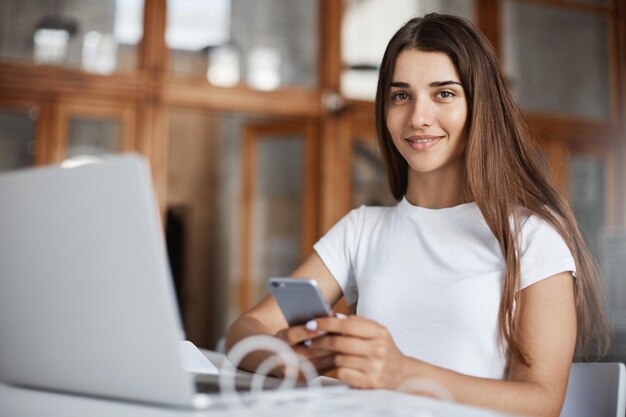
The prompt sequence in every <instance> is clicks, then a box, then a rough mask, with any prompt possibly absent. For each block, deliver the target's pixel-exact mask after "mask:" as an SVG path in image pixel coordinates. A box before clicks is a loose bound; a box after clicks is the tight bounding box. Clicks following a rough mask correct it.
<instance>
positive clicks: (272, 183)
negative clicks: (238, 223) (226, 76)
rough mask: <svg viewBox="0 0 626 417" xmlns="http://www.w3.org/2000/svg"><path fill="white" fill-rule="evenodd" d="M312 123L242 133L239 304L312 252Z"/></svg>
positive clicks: (259, 293) (244, 306) (251, 300)
mask: <svg viewBox="0 0 626 417" xmlns="http://www.w3.org/2000/svg"><path fill="white" fill-rule="evenodd" d="M316 136H317V133H316V128H315V127H314V125H300V124H276V125H273V124H250V125H248V126H247V127H246V129H245V132H244V150H243V161H244V162H243V171H244V184H243V212H242V216H243V219H242V246H243V250H242V257H243V259H242V269H243V270H242V278H241V281H240V290H239V308H240V311H245V310H246V309H248V308H249V307H251V306H252V305H253V304H255V303H256V302H258V301H259V300H260V299H261V298H262V297H263V296H264V295H266V294H267V289H266V285H267V279H268V278H269V277H272V276H287V275H288V274H290V273H291V272H292V271H293V270H294V269H295V268H296V267H297V266H298V264H299V263H300V262H302V260H304V258H305V257H306V256H308V254H309V253H310V252H311V247H312V245H313V243H314V240H315V232H316V226H317V225H316V220H315V219H316V209H315V203H316V202H315V200H316V199H315V190H316V188H317V187H316V182H315V181H316V180H315V160H316V155H315V143H314V141H315V138H316Z"/></svg>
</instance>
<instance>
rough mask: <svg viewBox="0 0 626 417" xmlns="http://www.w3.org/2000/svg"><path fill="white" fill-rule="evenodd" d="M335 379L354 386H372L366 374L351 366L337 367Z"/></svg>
mask: <svg viewBox="0 0 626 417" xmlns="http://www.w3.org/2000/svg"><path fill="white" fill-rule="evenodd" d="M337 379H339V380H340V381H343V382H345V383H346V384H348V385H350V386H351V387H355V388H373V384H372V383H371V381H370V379H369V378H368V376H367V374H365V373H363V372H361V371H358V370H356V369H352V368H337Z"/></svg>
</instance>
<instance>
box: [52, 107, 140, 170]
mask: <svg viewBox="0 0 626 417" xmlns="http://www.w3.org/2000/svg"><path fill="white" fill-rule="evenodd" d="M72 117H84V118H91V119H116V120H118V121H119V122H120V124H121V132H120V133H121V137H120V143H119V146H120V147H119V151H121V152H129V151H132V150H135V149H136V148H137V146H136V144H135V137H136V136H137V135H136V133H137V132H136V109H135V106H133V105H132V104H126V103H120V102H106V101H97V100H93V99H84V98H82V97H65V98H63V99H61V100H59V102H58V103H57V106H56V111H55V112H54V138H53V140H51V141H50V148H49V149H48V161H49V162H52V163H59V162H61V161H63V159H64V158H65V152H66V151H67V147H68V140H69V120H70V119H71V118H72Z"/></svg>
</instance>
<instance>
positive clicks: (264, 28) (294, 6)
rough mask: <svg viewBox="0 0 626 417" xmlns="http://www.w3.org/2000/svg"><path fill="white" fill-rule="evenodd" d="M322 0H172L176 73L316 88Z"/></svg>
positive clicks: (218, 81)
mask: <svg viewBox="0 0 626 417" xmlns="http://www.w3.org/2000/svg"><path fill="white" fill-rule="evenodd" d="M318 9H319V6H318V1H317V0H290V1H284V0H265V1H262V2H260V1H256V0H193V1H191V0H168V1H167V32H166V43H167V45H168V47H169V48H170V63H171V69H172V72H173V73H174V74H175V75H177V76H182V77H187V78H189V77H191V78H204V79H205V80H207V81H208V82H210V83H211V84H213V85H216V86H220V87H233V86H236V85H240V84H241V85H247V86H248V87H251V88H254V89H258V90H275V89H277V88H279V87H281V86H296V87H303V88H315V87H316V86H317V81H318V79H317V70H318V60H317V56H318V44H317V39H318V31H319V29H318V22H319V19H318Z"/></svg>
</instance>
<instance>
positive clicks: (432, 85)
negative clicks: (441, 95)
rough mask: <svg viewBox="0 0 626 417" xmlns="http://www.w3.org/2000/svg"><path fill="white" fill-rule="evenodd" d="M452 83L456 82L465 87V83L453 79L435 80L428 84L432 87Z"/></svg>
mask: <svg viewBox="0 0 626 417" xmlns="http://www.w3.org/2000/svg"><path fill="white" fill-rule="evenodd" d="M451 84H456V85H460V86H461V87H463V84H461V83H460V82H458V81H452V80H448V81H433V82H432V83H430V84H428V85H429V86H430V87H443V86H445V85H451Z"/></svg>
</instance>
